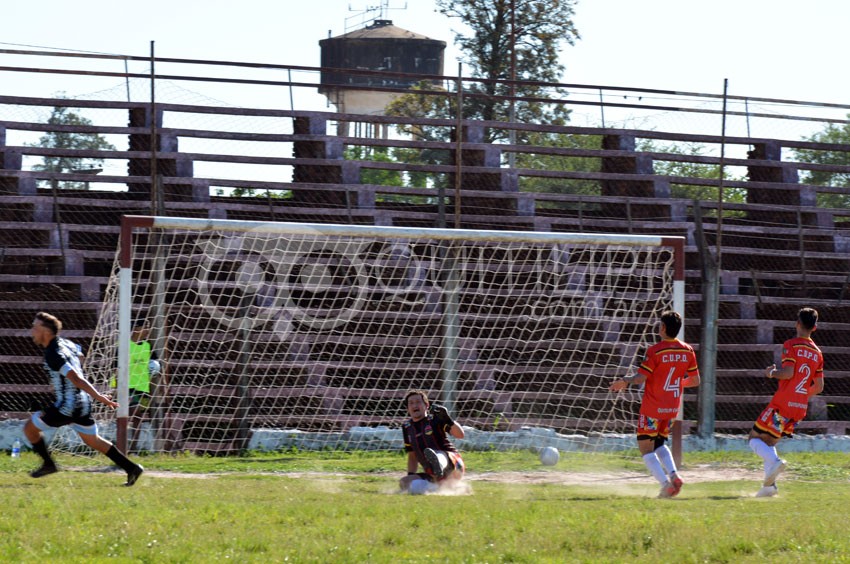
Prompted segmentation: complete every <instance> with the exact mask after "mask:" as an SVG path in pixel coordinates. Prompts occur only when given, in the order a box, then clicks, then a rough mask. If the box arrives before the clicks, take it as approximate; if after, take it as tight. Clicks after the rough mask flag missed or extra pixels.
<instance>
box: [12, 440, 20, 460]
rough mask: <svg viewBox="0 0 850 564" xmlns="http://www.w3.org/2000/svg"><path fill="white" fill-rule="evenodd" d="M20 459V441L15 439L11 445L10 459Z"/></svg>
mask: <svg viewBox="0 0 850 564" xmlns="http://www.w3.org/2000/svg"><path fill="white" fill-rule="evenodd" d="M20 457H21V441H19V440H18V439H15V442H14V443H12V458H20Z"/></svg>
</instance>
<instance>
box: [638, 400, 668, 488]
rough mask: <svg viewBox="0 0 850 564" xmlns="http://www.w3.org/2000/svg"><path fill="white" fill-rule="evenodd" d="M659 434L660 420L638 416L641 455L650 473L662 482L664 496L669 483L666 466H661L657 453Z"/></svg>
mask: <svg viewBox="0 0 850 564" xmlns="http://www.w3.org/2000/svg"><path fill="white" fill-rule="evenodd" d="M657 436H658V420H657V419H653V418H652V417H647V416H645V415H641V416H640V417H639V418H638V426H637V444H638V450H640V455H641V457H642V458H643V463H644V464H645V465H646V468H647V470H649V473H650V474H652V477H653V478H655V479H656V480H657V481H658V483H659V484H661V492H662V496H663V493H664V491H665V488H666V487H667V486H668V485H669V483H668V481H667V474H665V472H664V467H663V466H661V461H660V460H659V459H658V455H657V454H655V439H656V437H657Z"/></svg>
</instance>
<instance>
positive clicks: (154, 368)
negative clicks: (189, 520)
mask: <svg viewBox="0 0 850 564" xmlns="http://www.w3.org/2000/svg"><path fill="white" fill-rule="evenodd" d="M161 369H162V367H161V366H160V365H159V361H158V360H151V361H150V362H149V363H148V373H149V374H150V375H151V376H156V375H157V374H159V371H160V370H161Z"/></svg>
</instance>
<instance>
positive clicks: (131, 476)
mask: <svg viewBox="0 0 850 564" xmlns="http://www.w3.org/2000/svg"><path fill="white" fill-rule="evenodd" d="M144 471H145V468H144V467H143V466H142V465H141V464H136V468H135V469H133V470H132V471H130V472H127V482H126V483H125V484H124V485H125V486H127V487H128V488H129V487H130V486H132V485H133V484H135V483H136V480H138V479H139V476H141V475H142V472H144Z"/></svg>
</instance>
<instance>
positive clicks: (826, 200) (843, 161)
mask: <svg viewBox="0 0 850 564" xmlns="http://www.w3.org/2000/svg"><path fill="white" fill-rule="evenodd" d="M847 117H848V119H850V114H848V116H847ZM803 139H804V140H805V141H810V142H812V143H830V144H834V145H845V146H847V145H850V123H845V124H842V125H836V124H833V123H830V124H828V125H827V126H826V128H824V129H823V130H822V131H819V132H817V133H814V134H813V135H811V136H810V137H804V138H803ZM848 149H849V150H844V151H842V150H838V149H834V150H820V149H794V151H793V153H794V158H795V159H796V160H798V161H800V162H804V163H811V164H819V165H841V166H850V148H848ZM800 181H801V182H803V183H805V184H814V185H817V186H834V187H838V188H848V187H850V172H840V171H829V170H804V171H801V174H800ZM818 206H820V207H827V208H848V207H850V196H846V195H844V194H818Z"/></svg>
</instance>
